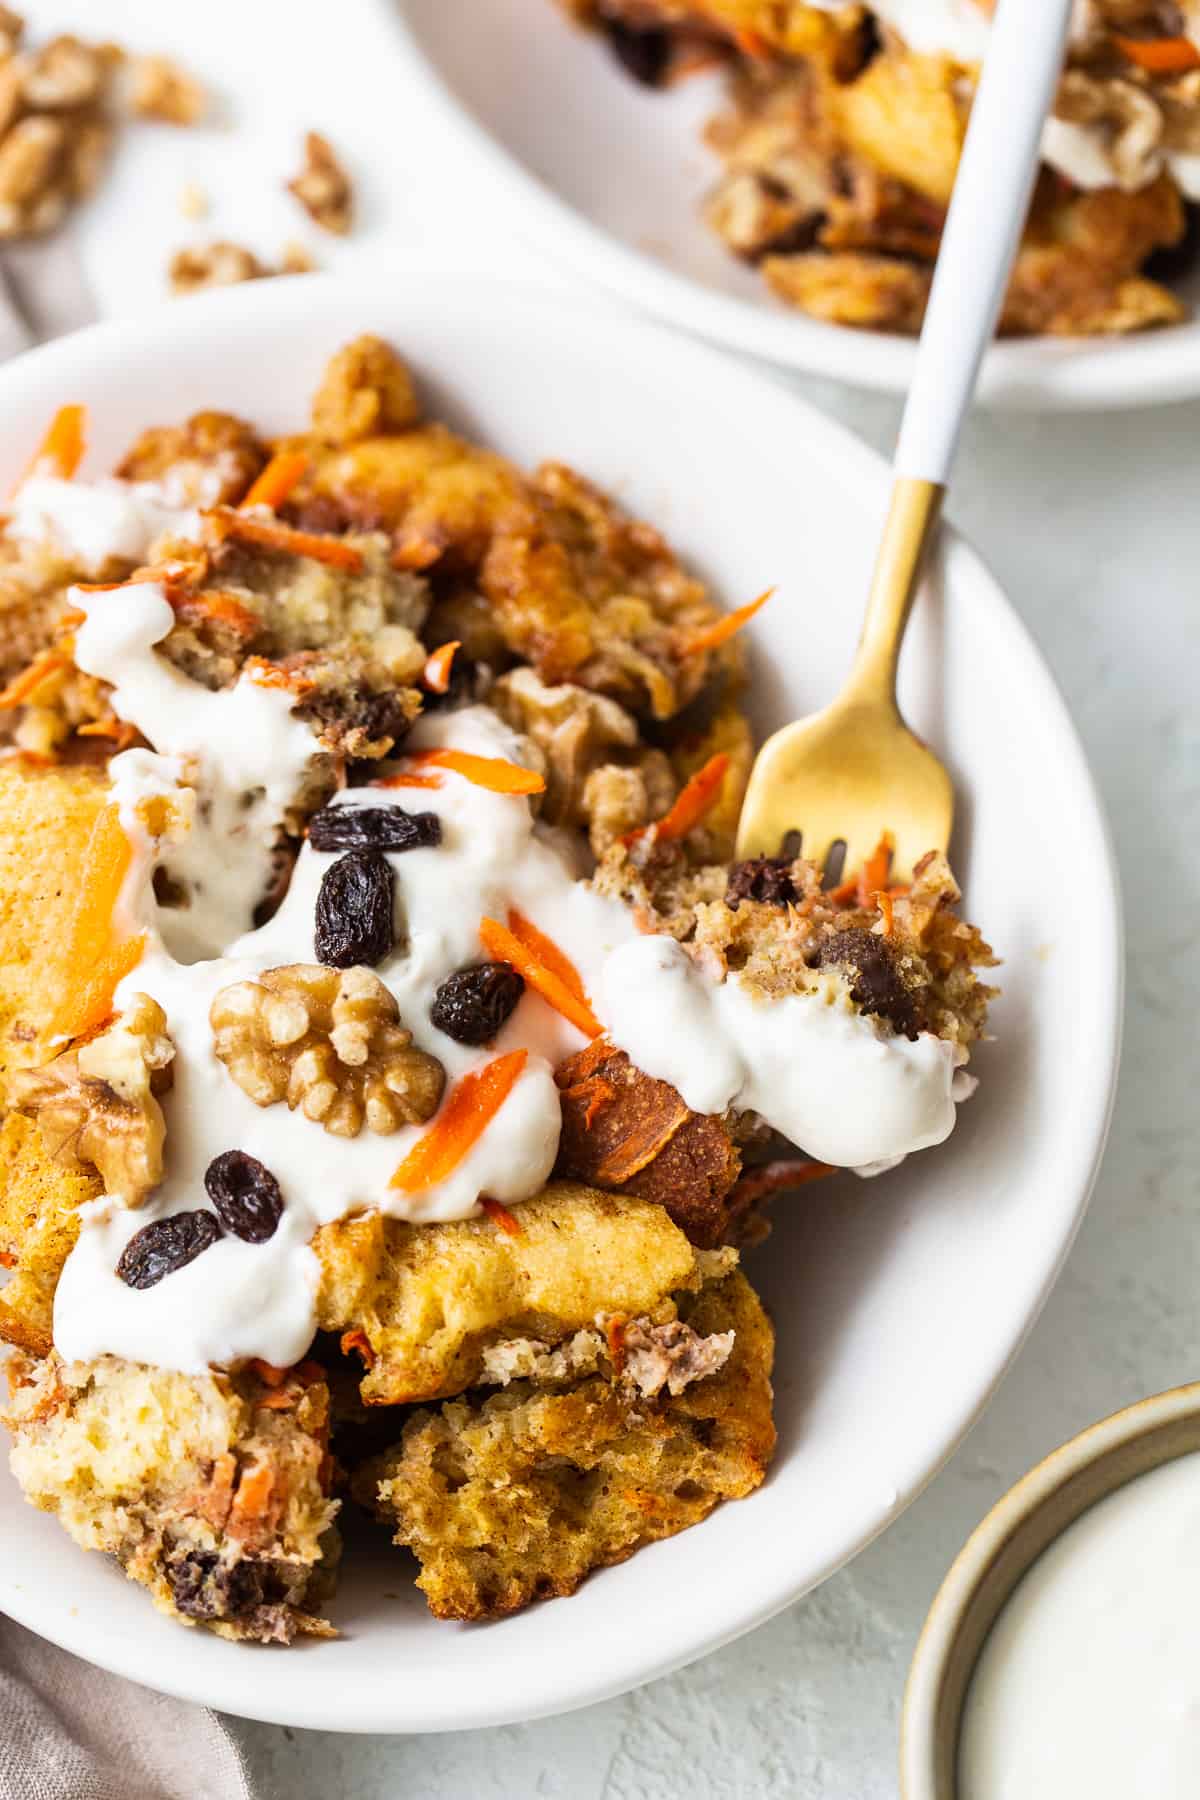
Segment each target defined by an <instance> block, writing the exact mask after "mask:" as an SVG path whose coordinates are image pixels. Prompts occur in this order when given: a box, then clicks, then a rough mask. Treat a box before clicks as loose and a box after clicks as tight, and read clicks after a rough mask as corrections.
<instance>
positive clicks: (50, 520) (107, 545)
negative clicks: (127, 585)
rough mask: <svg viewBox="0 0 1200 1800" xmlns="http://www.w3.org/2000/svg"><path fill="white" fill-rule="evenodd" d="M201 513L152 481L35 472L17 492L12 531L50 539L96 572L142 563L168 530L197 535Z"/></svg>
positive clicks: (24, 537) (43, 540)
mask: <svg viewBox="0 0 1200 1800" xmlns="http://www.w3.org/2000/svg"><path fill="white" fill-rule="evenodd" d="M199 523H200V521H199V515H198V514H197V513H196V512H195V511H192V510H189V509H187V508H185V507H182V506H179V505H176V504H173V496H171V495H169V494H168V493H167V492H166V491H164V489H162V488H161V487H159V486H157V485H155V484H152V483H149V482H127V481H116V480H110V481H95V482H83V481H63V480H60V479H59V477H57V476H53V475H35V476H33V477H32V478H31V479H30V480H29V481H26V482H24V483H23V484H22V486H21V487H20V489H19V490H18V492H17V493H16V494H15V495H14V496H13V501H12V506H11V509H10V513H9V518H8V523H7V526H6V530H7V532H8V534H9V536H10V537H14V538H20V539H22V540H25V541H29V542H34V543H42V544H50V545H52V546H53V547H54V548H55V549H56V550H58V551H59V552H60V553H61V554H62V555H64V556H70V558H71V560H72V562H74V563H75V564H77V565H78V566H80V567H82V568H84V569H87V570H89V571H90V572H91V573H93V574H94V573H96V572H98V571H99V570H100V569H103V567H104V566H105V564H106V563H109V562H127V563H140V562H144V561H145V560H146V557H147V555H148V554H149V551H150V546H151V545H152V544H153V543H154V541H155V540H156V539H157V538H159V537H162V536H163V535H164V534H166V533H170V534H171V536H173V537H184V538H195V537H196V536H197V534H198V530H199Z"/></svg>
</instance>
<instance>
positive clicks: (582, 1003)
mask: <svg viewBox="0 0 1200 1800" xmlns="http://www.w3.org/2000/svg"><path fill="white" fill-rule="evenodd" d="M479 937H480V941H481V943H482V944H483V947H484V949H485V950H486V951H487V953H488V955H489V956H490V957H491V958H492V960H493V961H494V962H506V963H508V964H509V966H510V967H511V968H514V969H515V970H516V971H517V974H518V975H523V976H524V977H525V980H526V981H527V982H528V983H529V986H530V987H531V988H532V989H533V991H534V993H535V994H540V995H541V996H542V999H543V1000H544V1001H545V1002H546V1004H547V1006H552V1007H553V1008H554V1010H555V1012H557V1013H561V1014H562V1016H563V1018H564V1019H568V1020H570V1022H571V1024H572V1025H574V1026H575V1027H576V1028H577V1029H578V1030H579V1031H582V1033H583V1035H584V1036H585V1037H589V1038H594V1037H599V1036H600V1032H601V1025H600V1021H599V1020H598V1019H597V1018H596V1015H595V1013H594V1012H593V1011H592V1009H591V1007H590V1006H589V1005H588V1003H587V1001H586V1000H585V999H583V998H582V997H581V996H580V995H579V994H577V993H576V992H575V990H574V989H573V988H571V987H568V985H567V983H566V982H565V981H564V980H563V978H562V976H561V975H558V974H556V973H555V971H554V970H553V969H552V968H548V967H547V966H546V964H545V963H544V962H542V961H541V959H540V958H539V957H538V956H537V954H536V952H535V951H533V950H532V949H530V947H529V945H528V944H523V943H522V942H521V940H520V938H519V937H517V936H516V935H515V934H514V933H513V932H511V931H510V930H509V929H508V927H507V926H506V925H501V923H500V921H499V920H498V919H482V920H481V921H480V924H479ZM558 954H561V952H560V953H558Z"/></svg>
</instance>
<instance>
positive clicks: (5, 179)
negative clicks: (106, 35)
mask: <svg viewBox="0 0 1200 1800" xmlns="http://www.w3.org/2000/svg"><path fill="white" fill-rule="evenodd" d="M20 39H21V20H20V18H19V17H18V15H17V14H16V13H12V12H10V11H9V10H8V8H7V7H6V8H4V9H3V10H2V11H0V239H4V238H18V237H38V236H41V235H43V234H45V233H46V232H50V231H53V230H54V229H55V227H56V226H58V225H59V224H60V223H61V222H62V220H63V218H64V217H65V216H66V213H67V210H68V208H69V207H70V206H71V205H72V203H73V202H74V201H76V200H81V199H84V198H85V197H86V196H87V195H88V194H90V193H91V192H92V190H93V188H94V187H95V185H96V183H97V181H98V180H99V178H100V173H101V170H102V167H103V163H104V158H105V155H106V154H107V151H108V146H109V142H110V140H111V135H112V128H111V124H110V121H109V119H108V117H107V115H106V112H105V107H106V103H107V101H108V98H109V95H110V90H111V86H112V76H113V70H114V68H115V66H116V62H117V60H118V58H117V56H116V54H115V53H114V52H113V51H112V50H110V49H109V48H108V47H107V46H105V47H101V46H98V45H92V44H85V43H83V42H82V41H81V40H80V39H79V38H76V37H71V36H67V35H64V36H60V37H55V38H51V39H50V40H49V42H48V43H45V44H43V45H42V46H41V47H40V48H39V49H37V50H34V51H31V50H23V49H21V48H20V47H19V46H20Z"/></svg>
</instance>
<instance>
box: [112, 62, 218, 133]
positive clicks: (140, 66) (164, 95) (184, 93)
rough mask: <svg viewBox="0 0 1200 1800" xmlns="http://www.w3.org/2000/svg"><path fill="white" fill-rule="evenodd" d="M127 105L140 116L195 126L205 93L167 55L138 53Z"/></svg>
mask: <svg viewBox="0 0 1200 1800" xmlns="http://www.w3.org/2000/svg"><path fill="white" fill-rule="evenodd" d="M130 105H131V106H132V108H133V110H134V112H135V113H136V114H137V115H138V117H139V118H141V119H159V120H161V121H162V122H163V123H164V124H166V125H195V124H197V123H198V121H199V120H200V119H202V118H203V116H204V113H205V110H206V108H207V105H208V96H207V95H206V94H205V92H204V88H203V87H202V85H201V84H200V82H198V81H197V80H196V78H195V76H194V75H189V74H188V72H187V70H186V69H181V68H180V66H179V64H178V63H177V62H173V61H172V59H171V58H170V57H169V56H139V57H136V58H135V59H134V63H133V85H132V89H131V92H130Z"/></svg>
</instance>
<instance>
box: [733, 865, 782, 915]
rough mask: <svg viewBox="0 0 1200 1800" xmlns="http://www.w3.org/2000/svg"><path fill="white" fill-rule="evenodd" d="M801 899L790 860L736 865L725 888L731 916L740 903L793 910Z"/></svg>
mask: <svg viewBox="0 0 1200 1800" xmlns="http://www.w3.org/2000/svg"><path fill="white" fill-rule="evenodd" d="M799 898H800V896H799V894H798V893H797V892H796V884H795V882H794V881H793V880H792V859H791V857H790V856H752V857H751V858H750V859H749V861H748V862H740V863H734V865H733V867H732V869H730V871H729V880H728V882H727V883H726V886H725V904H726V906H728V907H729V908H730V910H731V911H732V912H736V911H737V909H738V902H739V901H740V900H758V901H760V902H761V903H762V904H763V905H764V906H794V905H795V904H796V902H797V901H798V900H799Z"/></svg>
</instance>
